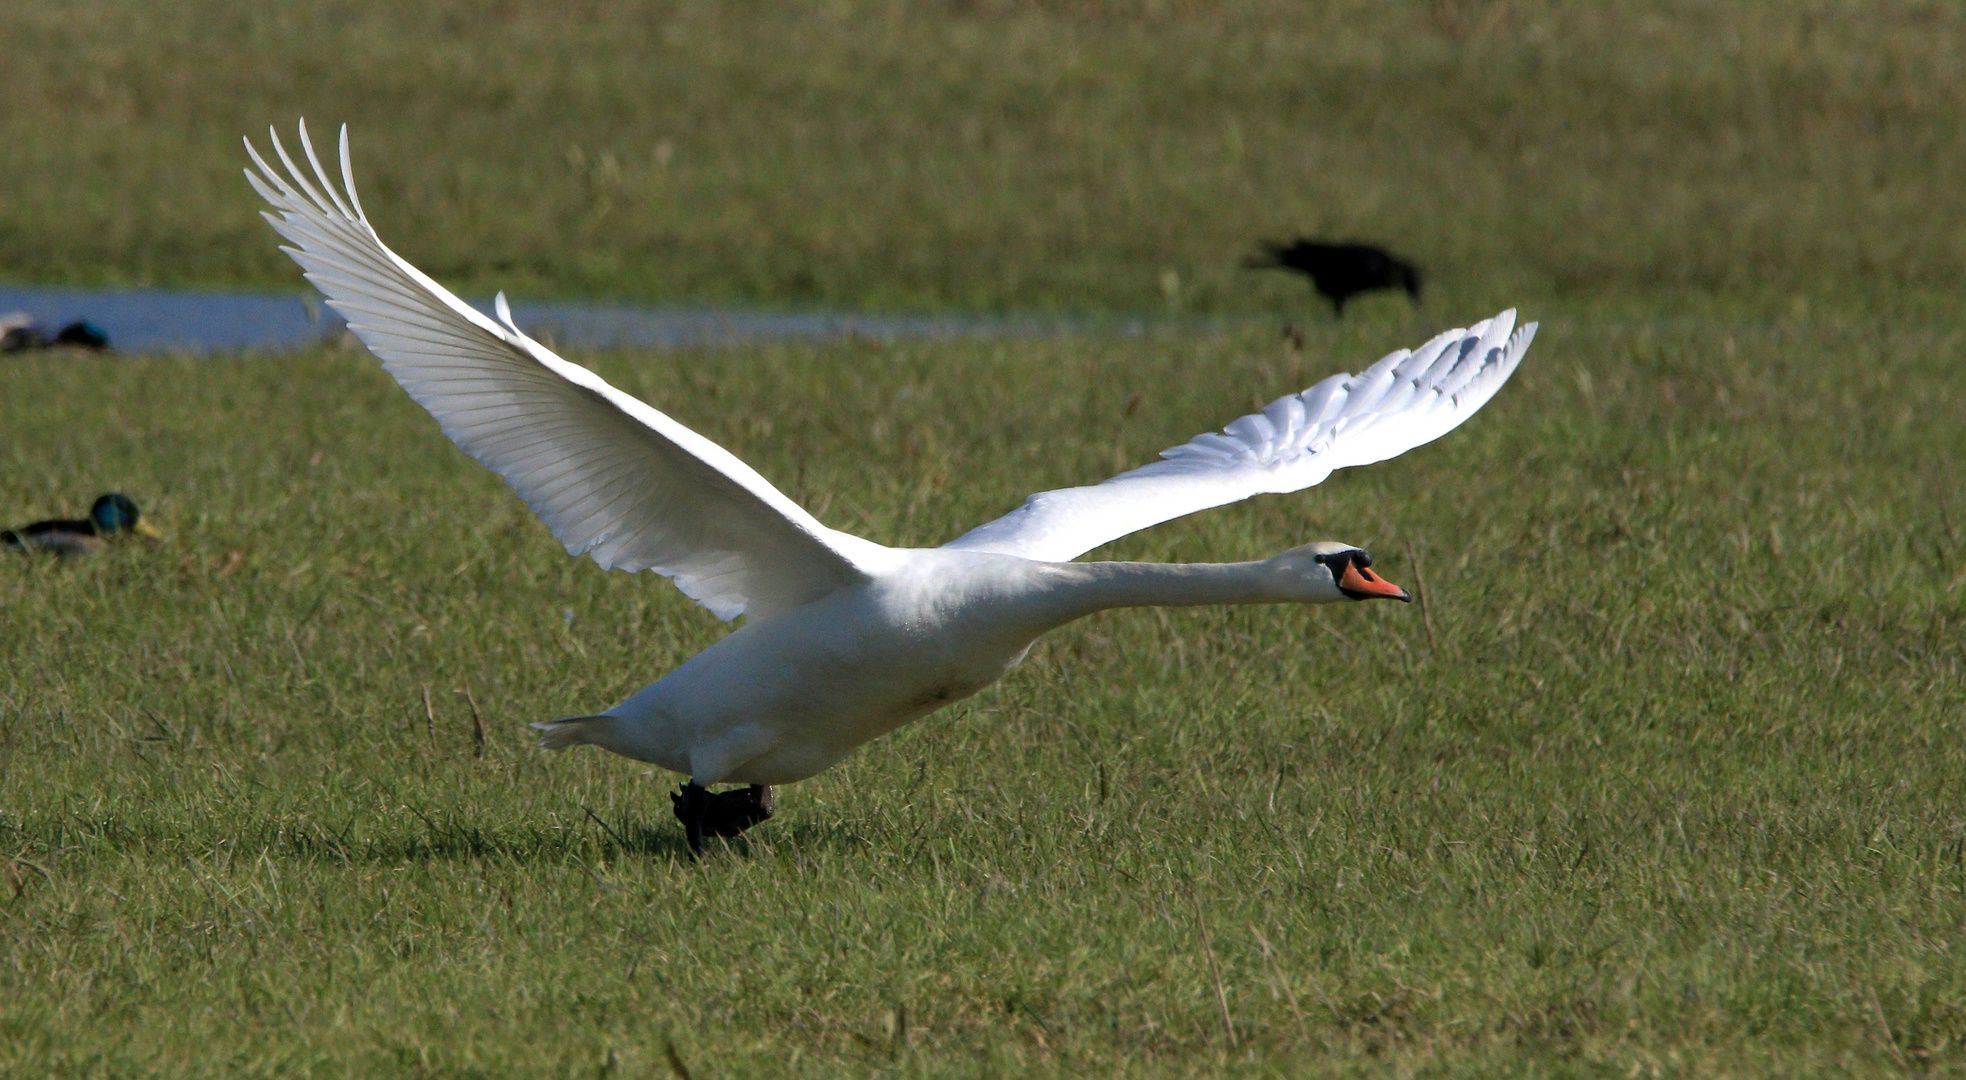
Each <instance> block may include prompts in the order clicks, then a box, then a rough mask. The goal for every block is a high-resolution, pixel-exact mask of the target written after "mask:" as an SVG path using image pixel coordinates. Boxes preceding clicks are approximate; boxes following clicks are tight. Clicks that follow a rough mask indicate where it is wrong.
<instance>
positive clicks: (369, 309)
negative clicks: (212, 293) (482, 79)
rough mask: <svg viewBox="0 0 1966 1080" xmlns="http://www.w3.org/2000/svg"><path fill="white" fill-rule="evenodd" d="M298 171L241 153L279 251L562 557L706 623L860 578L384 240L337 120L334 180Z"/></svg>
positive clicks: (739, 483)
mask: <svg viewBox="0 0 1966 1080" xmlns="http://www.w3.org/2000/svg"><path fill="white" fill-rule="evenodd" d="M301 146H302V148H303V149H304V150H305V152H306V155H307V159H308V163H309V164H310V165H311V166H313V169H312V172H313V178H314V181H315V183H318V184H319V187H318V188H317V187H316V186H315V183H310V182H309V180H308V177H307V174H306V173H304V172H302V171H301V170H300V169H299V168H297V167H296V166H295V165H294V161H293V159H292V158H291V157H289V156H288V155H287V152H286V150H285V148H283V147H282V146H281V145H280V140H279V137H278V136H277V135H276V136H274V139H273V148H274V150H275V151H276V152H277V153H278V155H279V158H280V160H281V162H282V163H283V164H285V165H286V173H285V174H282V173H281V172H279V171H277V170H275V169H273V168H271V167H270V166H268V165H267V163H266V161H265V160H264V159H263V158H261V157H260V156H259V153H258V152H257V151H255V150H254V149H253V146H252V143H251V142H250V141H248V142H247V144H246V151H247V153H249V154H251V155H252V159H253V163H254V164H255V165H256V166H258V172H254V171H253V170H251V169H248V170H247V171H246V178H247V179H248V180H250V181H251V182H252V185H253V188H254V189H255V190H256V191H258V192H259V194H260V196H261V197H263V198H264V199H265V200H266V201H267V202H268V203H271V204H272V206H273V208H274V210H276V211H278V212H277V213H268V214H265V215H264V216H265V217H266V220H267V221H269V222H271V223H272V225H273V228H274V229H275V230H277V231H278V232H279V233H280V235H281V236H283V237H285V238H286V239H287V240H288V241H290V242H291V243H292V244H293V245H294V246H292V247H285V248H283V250H284V251H286V252H287V254H288V255H291V256H292V257H293V259H294V261H295V262H297V263H299V264H300V265H301V268H302V269H303V270H304V271H306V276H307V280H309V281H311V282H313V283H314V286H315V287H316V288H318V289H320V290H321V292H322V293H323V294H325V295H326V296H327V298H328V303H329V304H330V305H332V306H333V307H334V309H335V310H336V311H339V312H341V313H342V315H343V316H345V317H346V318H347V319H348V328H349V329H350V330H352V331H354V333H355V336H356V337H358V338H360V339H361V340H362V343H363V344H364V345H367V346H368V347H369V350H370V351H371V352H374V353H375V354H376V356H378V357H380V358H381V360H382V366H383V369H384V370H386V371H387V372H389V374H390V375H391V376H393V377H394V378H395V379H396V381H397V382H398V383H400V384H402V387H403V389H404V390H407V391H408V392H409V395H410V397H412V398H414V399H415V400H416V402H417V404H419V405H422V406H423V407H424V408H425V409H428V410H429V411H430V415H432V416H434V417H436V419H437V423H438V425H439V426H441V427H442V428H443V431H444V434H445V435H448V436H450V438H451V441H452V442H455V443H456V444H457V445H458V446H459V447H461V448H462V449H463V450H464V452H465V453H467V454H470V455H471V456H472V457H474V458H476V459H478V461H480V462H482V463H483V464H484V465H485V466H486V467H487V468H489V469H491V470H492V471H493V472H496V473H497V474H498V475H500V476H502V477H504V478H505V482H506V483H508V484H510V485H512V487H513V489H514V490H516V491H517V492H518V493H519V495H520V496H521V497H522V498H524V499H525V501H526V504H527V505H528V506H530V507H532V509H533V512H534V513H536V514H538V515H539V517H540V519H541V520H543V521H544V522H545V523H546V525H547V527H548V528H550V529H551V530H552V531H553V535H554V536H555V537H557V538H558V539H559V541H560V542H561V543H562V544H565V545H566V549H567V551H568V552H569V553H571V554H574V555H581V554H586V555H590V556H592V557H593V559H594V561H595V562H597V563H600V564H601V566H603V567H605V568H608V569H614V570H627V571H637V570H654V571H655V572H657V573H659V574H662V575H664V576H666V577H671V578H674V579H675V582H676V585H677V587H679V588H680V589H682V591H683V592H684V593H685V594H687V595H688V596H690V597H691V598H693V599H695V600H696V601H697V602H699V603H701V604H702V605H703V606H704V607H707V608H709V609H710V610H711V611H712V612H714V613H716V614H717V615H718V616H719V617H720V618H724V619H734V618H736V617H737V616H738V615H740V614H744V613H747V612H748V613H749V614H750V615H751V616H752V617H753V618H758V617H763V616H766V615H769V614H772V613H774V612H777V611H782V610H785V609H787V608H790V607H794V606H797V605H798V604H801V603H805V602H807V601H810V600H814V599H817V598H818V597H820V596H824V595H825V594H827V593H829V592H831V591H833V590H834V589H836V588H839V587H841V586H843V585H846V584H849V583H852V582H855V581H860V580H864V579H865V575H864V573H863V572H862V571H861V570H860V568H859V567H858V565H857V564H856V562H855V561H854V559H853V558H851V557H849V555H848V554H847V551H848V550H851V549H852V548H854V547H855V546H858V545H865V544H866V541H860V540H857V538H853V537H848V536H846V535H845V534H843V533H836V532H834V531H833V530H831V529H828V528H826V527H825V526H824V525H821V524H820V523H819V522H818V520H817V519H815V518H814V517H813V516H812V515H811V514H808V513H806V512H805V511H804V510H803V509H801V508H800V507H799V506H798V505H797V504H795V503H793V502H792V500H790V499H788V498H786V497H785V496H784V495H783V494H782V493H780V492H779V491H778V489H776V488H774V487H772V485H771V483H770V482H769V481H767V480H766V479H765V478H764V477H762V476H760V475H758V473H757V472H756V471H755V470H753V469H752V468H751V467H750V466H748V465H746V464H744V463H743V462H742V461H739V460H738V459H737V458H736V456H735V455H733V454H731V453H730V452H729V451H727V450H725V449H724V448H723V447H721V446H718V445H717V444H715V443H713V442H711V441H710V440H709V439H706V438H704V437H703V436H701V435H698V434H697V433H696V432H694V431H691V430H690V429H688V428H686V427H684V426H683V425H681V424H679V423H677V422H676V421H674V420H672V419H670V418H669V417H667V416H664V415H663V414H662V413H660V412H658V411H656V410H655V409H652V408H650V407H649V406H648V405H646V404H644V403H642V402H641V401H639V400H637V399H635V398H634V397H632V396H630V395H628V394H624V393H622V392H621V391H619V390H617V389H615V388H614V387H612V386H609V385H608V384H607V383H606V382H605V381H603V380H602V379H601V377H600V376H598V375H595V374H594V373H593V372H591V371H588V370H587V369H586V368H584V367H581V366H580V365H579V364H575V363H571V362H569V361H566V360H563V359H561V358H560V357H558V356H555V355H554V354H553V353H552V351H551V350H549V349H547V348H546V347H545V346H543V345H541V344H539V343H538V342H536V341H534V340H533V339H531V338H529V337H527V336H526V335H525V334H523V333H521V332H520V331H519V329H518V327H516V326H514V325H513V323H512V316H511V313H510V311H509V310H508V309H507V308H506V306H505V298H504V296H502V295H501V296H500V297H499V299H498V312H499V318H500V320H501V321H502V322H503V325H500V324H499V323H497V322H493V321H492V320H491V319H489V318H486V317H485V316H484V315H483V314H481V313H479V312H478V311H476V310H475V309H473V308H472V307H470V306H469V305H467V304H465V303H464V302H463V301H462V300H459V299H458V298H457V297H456V296H454V295H452V294H451V293H450V292H449V291H447V290H446V289H445V288H444V287H443V286H441V285H439V284H437V283H436V282H435V281H433V280H431V279H430V278H429V277H428V276H426V275H425V274H424V273H423V272H422V271H419V270H418V269H417V268H415V267H414V266H411V265H410V264H409V263H407V262H405V261H404V260H403V259H401V258H399V257H398V256H397V255H396V253H395V252H393V251H390V250H389V248H388V247H386V246H385V245H384V244H383V243H382V240H381V238H379V237H378V236H377V235H376V232H375V230H374V229H373V228H371V227H370V226H369V222H368V217H367V216H366V215H365V214H363V213H362V204H361V202H360V200H358V199H356V197H355V184H354V178H353V170H352V168H351V166H350V164H349V157H348V129H347V128H346V127H344V128H342V131H341V174H342V187H343V189H345V191H346V193H347V199H346V200H345V201H344V199H343V198H342V192H341V191H337V190H336V188H335V186H334V184H333V183H332V182H331V181H330V180H329V179H328V177H327V175H326V173H325V172H324V171H323V170H322V168H321V163H320V160H319V159H318V158H316V157H315V155H314V148H313V146H312V145H310V144H309V143H308V141H307V128H306V126H305V125H304V124H303V125H302V127H301Z"/></svg>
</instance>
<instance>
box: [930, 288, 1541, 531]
mask: <svg viewBox="0 0 1966 1080" xmlns="http://www.w3.org/2000/svg"><path fill="white" fill-rule="evenodd" d="M1514 326H1515V312H1514V311H1513V310H1510V311H1504V312H1503V313H1501V314H1500V315H1497V316H1495V317H1494V318H1493V319H1489V320H1487V321H1486V322H1480V323H1476V324H1475V325H1474V326H1471V327H1469V328H1468V329H1466V330H1449V331H1448V332H1446V333H1444V334H1442V335H1440V336H1439V337H1436V338H1434V339H1433V340H1432V341H1429V342H1427V343H1426V344H1425V345H1422V346H1421V347H1420V348H1419V350H1418V351H1413V352H1409V351H1407V350H1405V349H1401V350H1400V351H1398V352H1396V353H1393V354H1392V355H1390V356H1387V357H1386V358H1385V359H1383V360H1380V361H1379V362H1378V363H1376V364H1374V365H1372V366H1371V367H1369V368H1367V369H1366V370H1364V371H1363V372H1360V373H1359V374H1357V375H1333V376H1332V377H1331V378H1329V379H1326V380H1324V381H1323V382H1321V383H1318V384H1317V385H1316V386H1313V387H1311V388H1310V389H1309V390H1306V391H1304V392H1303V393H1301V394H1291V395H1289V396H1287V397H1280V398H1278V399H1276V400H1275V401H1273V402H1271V403H1270V405H1269V407H1268V408H1265V409H1264V410H1263V411H1262V412H1259V413H1251V414H1249V415H1248V416H1245V417H1243V418H1242V419H1240V420H1237V421H1236V422H1235V423H1233V424H1230V425H1229V426H1228V427H1226V428H1224V429H1223V430H1222V431H1220V432H1209V433H1208V434H1206V435H1197V436H1196V437H1195V438H1193V439H1191V440H1189V441H1188V442H1187V443H1184V444H1183V445H1181V446H1177V447H1174V448H1173V449H1171V450H1163V451H1161V458H1162V459H1163V460H1161V461H1156V462H1154V463H1153V464H1151V465H1143V466H1141V467H1140V468H1138V469H1134V470H1133V471H1131V472H1124V473H1121V474H1119V475H1118V476H1115V477H1113V478H1112V479H1111V480H1108V481H1106V482H1105V483H1102V484H1093V485H1091V486H1089V487H1075V488H1062V489H1060V490H1058V491H1041V492H1039V493H1038V494H1036V495H1033V496H1031V497H1030V498H1029V499H1026V500H1025V501H1024V505H1023V506H1020V507H1018V508H1017V509H1015V510H1012V511H1011V512H1010V513H1008V514H1005V515H1004V516H1003V517H1000V518H998V519H997V520H995V521H992V522H989V523H988V524H985V525H980V526H978V527H976V528H974V529H971V530H970V531H969V532H967V533H964V534H963V535H962V536H960V537H958V538H957V539H955V540H952V541H950V542H949V543H948V544H947V545H945V546H946V547H951V548H960V549H963V550H966V551H994V552H999V553H1002V554H1005V555H1021V556H1023V557H1024V558H1027V559H1043V560H1047V561H1054V562H1063V561H1064V560H1067V559H1072V558H1076V557H1077V556H1079V555H1083V554H1084V553H1086V552H1088V551H1090V550H1092V549H1093V548H1096V547H1098V546H1099V545H1100V544H1103V543H1105V542H1107V541H1108V540H1116V539H1118V538H1119V537H1122V536H1125V535H1126V534H1128V533H1131V532H1137V531H1139V530H1141V529H1144V528H1146V527H1147V526H1149V525H1157V524H1159V523H1161V522H1163V521H1168V520H1170V519H1172V518H1177V517H1180V516H1182V515H1184V514H1192V513H1194V512H1195V511H1197V510H1206V509H1208V508H1209V507H1211V506H1222V505H1224V504H1227V503H1232V502H1240V501H1241V500H1243V499H1247V498H1249V497H1250V496H1252V495H1262V494H1265V493H1272V492H1285V491H1297V490H1299V489H1302V488H1307V487H1310V486H1311V485H1313V484H1317V483H1320V482H1322V481H1323V480H1324V478H1325V477H1327V476H1330V475H1331V472H1332V470H1334V469H1342V468H1345V467H1347V466H1351V465H1369V464H1371V463H1372V462H1375V461H1384V460H1386V459H1387V458H1390V457H1397V456H1398V455H1400V454H1403V453H1405V452H1407V451H1408V450H1411V449H1413V448H1414V447H1416V446H1419V445H1421V444H1422V443H1429V442H1432V441H1433V440H1435V439H1438V438H1440V437H1441V436H1442V435H1445V434H1447V433H1448V432H1450V431H1452V430H1454V428H1455V427H1456V426H1458V425H1459V424H1460V423H1461V421H1463V420H1466V419H1467V418H1468V417H1470V416H1472V415H1474V412H1475V410H1476V409H1479V408H1481V407H1482V406H1483V405H1485V404H1487V402H1488V399H1489V398H1491V397H1493V396H1494V395H1495V391H1497V390H1499V389H1501V387H1502V384H1503V383H1505V382H1507V381H1508V378H1509V375H1510V374H1511V373H1513V372H1514V371H1515V369H1516V365H1517V364H1519V363H1521V362H1522V354H1523V352H1524V351H1526V350H1527V349H1528V348H1529V341H1530V339H1531V338H1534V337H1535V336H1536V324H1535V323H1530V324H1528V325H1527V326H1524V327H1523V328H1522V329H1520V330H1516V331H1515V332H1514V333H1513V334H1511V333H1510V330H1511V329H1512V328H1513V327H1514Z"/></svg>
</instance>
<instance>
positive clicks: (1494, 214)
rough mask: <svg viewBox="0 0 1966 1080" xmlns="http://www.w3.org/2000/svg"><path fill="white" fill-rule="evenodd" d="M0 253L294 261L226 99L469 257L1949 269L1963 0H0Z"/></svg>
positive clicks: (969, 287) (1491, 288)
mask: <svg viewBox="0 0 1966 1080" xmlns="http://www.w3.org/2000/svg"><path fill="white" fill-rule="evenodd" d="M0 40H5V41H6V42H7V48H8V64H7V69H6V71H5V72H4V74H0V144H4V145H5V146H6V147H7V153H6V154H5V155H0V191H3V192H5V193H6V197H5V198H4V199H0V278H3V279H6V280H11V281H16V282H29V283H86V284H105V283H111V284H113V283H132V282H135V283H155V284H170V285H226V286H249V287H253V288H271V289H280V290H289V289H292V288H294V287H295V279H294V275H293V272H292V268H291V267H290V266H289V265H288V264H287V263H286V262H285V260H284V259H282V258H281V257H280V256H279V255H278V254H277V253H276V252H274V251H273V249H272V248H271V246H270V245H268V244H267V243H266V237H265V233H264V229H263V227H262V226H261V225H260V223H259V222H258V221H257V220H256V218H255V217H254V216H253V213H254V206H253V200H252V199H251V198H250V196H249V193H248V192H247V191H246V188H245V186H244V184H243V182H242V181H241V179H240V176H239V169H240V168H241V166H242V164H243V162H242V159H241V154H240V151H239V137H240V136H241V135H242V134H246V133H254V134H258V133H263V132H264V131H265V129H266V126H267V125H268V124H269V123H278V124H280V125H282V126H283V127H286V126H289V125H291V123H292V121H293V119H294V118H295V117H296V116H299V115H303V114H304V115H305V116H307V117H308V118H310V119H312V120H313V121H314V122H315V123H316V124H317V126H318V130H322V131H325V132H328V133H332V131H333V125H334V124H336V123H338V122H341V121H347V122H349V123H351V124H352V125H353V127H354V131H355V135H356V147H357V151H358V159H359V166H360V174H361V177H362V179H363V183H364V186H365V189H366V191H367V192H368V194H369V202H370V205H371V207H372V208H373V210H374V212H375V214H376V217H377V220H378V224H379V225H381V226H382V228H383V232H384V235H386V236H388V237H389V238H390V239H391V241H392V242H394V243H396V244H397V245H398V246H399V247H400V248H401V249H402V250H404V251H405V252H407V253H410V254H411V255H412V256H413V257H414V258H415V259H416V260H417V261H418V262H420V263H421V264H423V265H424V266H425V267H426V268H427V269H429V270H430V271H432V272H433V273H436V274H437V275H438V276H439V277H440V278H443V279H445V280H447V281H452V282H453V283H455V284H458V285H461V286H463V287H465V288H467V289H469V290H472V291H474V292H485V293H489V292H490V291H491V290H493V289H495V288H508V289H512V290H514V291H515V293H522V294H527V295H542V294H556V295H566V296H609V297H620V298H629V299H636V300H650V301H669V302H716V303H750V304H765V305H794V306H796V305H811V304H820V305H834V306H849V307H885V308H897V307H899V308H935V307H945V306H956V307H970V308H1018V309H1023V308H1068V309H1083V310H1101V309H1103V310H1121V311H1145V310H1159V309H1162V308H1164V307H1167V306H1174V307H1179V308H1185V309H1190V310H1278V311H1283V310H1300V309H1303V308H1306V307H1308V306H1310V304H1309V301H1308V299H1307V296H1306V292H1305V290H1304V288H1303V287H1302V286H1301V284H1299V283H1297V282H1294V281H1291V280H1287V279H1285V278H1282V277H1280V276H1277V275H1264V274H1255V273H1251V272H1248V271H1244V270H1240V269H1238V263H1239V261H1240V260H1241V258H1242V257H1243V256H1244V255H1245V254H1246V253H1247V252H1248V251H1249V250H1250V248H1251V246H1252V245H1253V243H1254V242H1255V241H1256V240H1257V239H1258V238H1261V237H1266V236H1281V235H1286V234H1295V233H1298V232H1316V233H1328V234H1343V235H1351V234H1356V235H1360V236H1365V237H1370V238H1374V239H1378V240H1381V241H1383V242H1386V243H1389V244H1391V245H1392V246H1394V247H1395V248H1397V249H1399V250H1401V251H1404V252H1406V253H1408V254H1410V255H1412V256H1413V257H1415V258H1417V259H1418V260H1419V261H1420V262H1421V263H1422V264H1423V265H1424V266H1426V267H1428V268H1429V269H1430V270H1431V271H1432V283H1433V285H1434V287H1435V289H1436V295H1438V296H1439V297H1441V298H1442V299H1443V301H1444V302H1445V310H1460V308H1461V305H1463V304H1465V305H1469V306H1472V307H1492V306H1500V304H1502V303H1504V302H1513V301H1516V300H1519V299H1520V298H1522V297H1523V296H1526V295H1527V296H1584V297H1598V298H1605V297H1612V296H1617V295H1623V294H1628V293H1630V292H1632V291H1642V292H1646V293H1649V294H1667V295H1688V294H1699V293H1707V292H1713V291H1716V290H1718V291H1725V292H1733V293H1739V292H1742V291H1750V292H1754V293H1756V294H1758V295H1769V296H1776V297H1779V298H1780V299H1781V300H1783V301H1784V302H1786V301H1787V299H1788V297H1789V296H1790V295H1791V294H1794V293H1802V294H1806V295H1809V296H1811V297H1812V299H1814V300H1815V301H1816V302H1818V303H1819V304H1820V303H1821V302H1822V301H1824V300H1835V301H1837V302H1848V301H1850V300H1851V299H1852V298H1853V297H1854V299H1855V301H1856V302H1857V304H1858V306H1859V307H1863V306H1867V305H1872V304H1873V303H1874V302H1875V301H1878V300H1880V299H1885V300H1890V299H1893V298H1896V297H1897V296H1898V295H1899V294H1901V293H1902V292H1904V291H1906V290H1908V289H1909V290H1913V291H1918V290H1932V289H1937V288H1941V287H1943V286H1944V283H1946V282H1949V281H1957V280H1959V279H1960V278H1961V277H1962V276H1966V240H1962V237H1966V231H1962V228H1961V226H1962V224H1966V223H1963V222H1962V219H1961V205H1962V204H1961V201H1960V200H1959V199H1958V198H1957V194H1956V193H1957V191H1958V190H1959V189H1960V187H1961V179H1962V178H1961V175H1960V164H1959V163H1960V162H1961V161H1966V152H1963V151H1966V146H1962V143H1961V138H1962V136H1961V134H1960V133H1961V132H1962V131H1966V107H1962V95H1963V94H1966V89H1962V88H1966V77H1962V72H1961V68H1960V65H1961V60H1960V57H1961V56H1962V55H1966V20H1962V18H1961V16H1960V14H1959V12H1958V10H1957V9H1956V8H1954V7H1953V6H1951V5H1945V4H1937V3H1932V4H1925V3H1910V2H1906V3H1893V4H1888V5H1855V4H1838V3H1794V4H1791V3H1749V4H1732V5H1719V4H1688V3H1671V2H1654V3H1646V4H1630V5H1615V6H1607V5H1601V4H1590V3H1568V2H1555V0H1511V2H1499V0H1498V2H1494V3H1483V2H1479V0H1430V2H1425V3H1387V4H1381V3H1364V2H1347V3H1335V4H1314V5H1313V4H1302V3H1297V2H1292V0H1278V2H1275V3H1248V4H1208V3H1194V4H1186V3H1167V4H1159V3H1132V4H1130V3H1120V4H1063V3H1061V4H1020V3H1001V4H999V3H991V2H982V3H952V4H932V3H921V4H904V3H855V2H845V3H837V4H828V5H806V6H801V7H798V8H796V9H793V8H788V7H787V6H784V5H744V4H729V5H714V6H712V5H695V4H685V5H669V4H642V3H617V2H608V0H594V2H591V3H585V4H581V5H576V6H575V7H574V8H573V9H572V10H571V11H570V10H569V8H568V6H567V5H565V4H559V3H555V4H535V3H529V2H526V0H482V2H481V0H444V2H437V3H428V4H372V3H347V2H339V0H334V2H329V0H309V2H302V3H293V4H280V5H240V4H237V3H232V2H229V0H191V2H189V3H184V4H175V5H169V6H167V7H166V6H159V5H155V4H145V3H136V2H132V0H85V2H81V3H68V2H54V0H22V2H19V3H12V4H9V5H6V7H5V9H4V11H0Z"/></svg>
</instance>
